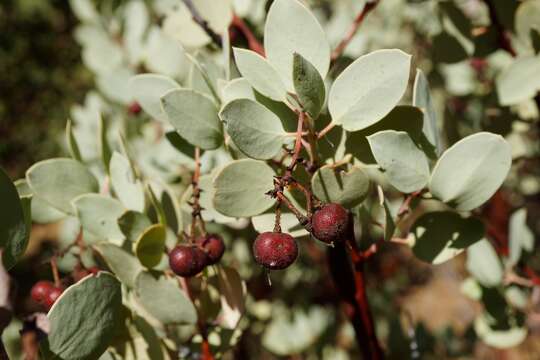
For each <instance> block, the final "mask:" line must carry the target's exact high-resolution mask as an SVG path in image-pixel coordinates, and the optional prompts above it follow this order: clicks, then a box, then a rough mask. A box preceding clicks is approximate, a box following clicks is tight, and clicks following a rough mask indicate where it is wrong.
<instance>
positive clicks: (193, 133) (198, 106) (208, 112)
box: [161, 89, 223, 150]
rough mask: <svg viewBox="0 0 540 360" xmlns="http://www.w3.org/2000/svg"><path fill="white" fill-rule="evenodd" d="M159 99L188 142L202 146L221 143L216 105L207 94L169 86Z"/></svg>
mask: <svg viewBox="0 0 540 360" xmlns="http://www.w3.org/2000/svg"><path fill="white" fill-rule="evenodd" d="M161 102H162V106H163V110H164V111H165V113H166V114H167V118H168V119H169V122H170V123H171V124H172V125H173V126H174V127H175V129H176V130H177V131H178V133H179V134H180V136H182V137H183V138H184V139H186V140H187V141H188V142H189V143H191V144H193V145H194V146H198V147H200V148H202V149H205V150H211V149H216V148H218V147H219V146H220V145H221V144H222V143H223V133H222V129H221V124H220V121H219V118H218V108H217V106H216V104H215V103H214V102H213V101H212V100H211V99H210V98H208V97H207V96H206V95H203V94H201V93H199V92H196V91H193V90H188V89H178V90H171V91H169V92H168V93H166V94H165V95H163V96H162V97H161Z"/></svg>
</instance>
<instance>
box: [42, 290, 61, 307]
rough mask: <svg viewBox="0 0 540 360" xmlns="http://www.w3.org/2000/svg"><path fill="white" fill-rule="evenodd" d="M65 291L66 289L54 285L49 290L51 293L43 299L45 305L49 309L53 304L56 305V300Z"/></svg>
mask: <svg viewBox="0 0 540 360" xmlns="http://www.w3.org/2000/svg"><path fill="white" fill-rule="evenodd" d="M63 292H64V289H62V288H58V287H53V288H52V289H51V290H50V291H49V293H48V294H47V296H45V299H44V300H43V305H44V306H45V308H46V309H47V311H49V310H51V308H52V306H53V305H54V303H55V302H56V300H57V299H58V298H59V297H60V295H62V293H63Z"/></svg>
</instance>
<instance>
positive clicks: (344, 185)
mask: <svg viewBox="0 0 540 360" xmlns="http://www.w3.org/2000/svg"><path fill="white" fill-rule="evenodd" d="M311 188H312V190H313V194H314V195H315V196H317V198H319V199H320V200H322V201H324V202H329V203H330V202H331V203H338V204H341V205H343V206H345V207H346V208H353V207H355V206H356V205H358V204H360V203H361V202H362V201H364V199H365V198H366V196H367V194H368V191H369V177H368V176H367V174H366V173H365V171H364V170H362V169H361V168H359V167H352V168H351V169H350V170H349V171H342V170H339V169H334V168H332V167H331V166H323V167H321V168H320V169H319V170H317V172H316V173H315V174H314V175H313V177H312V178H311Z"/></svg>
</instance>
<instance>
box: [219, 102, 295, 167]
mask: <svg viewBox="0 0 540 360" xmlns="http://www.w3.org/2000/svg"><path fill="white" fill-rule="evenodd" d="M219 116H220V117H221V119H222V120H223V121H224V122H225V124H226V126H227V133H228V134H229V135H230V136H231V138H232V140H233V141H234V143H235V144H236V146H238V148H239V149H240V150H241V151H242V152H243V153H245V154H246V155H247V156H249V157H251V158H254V159H261V160H266V159H271V158H272V157H274V156H275V155H277V154H278V153H279V152H280V151H281V147H282V145H283V143H284V141H285V136H286V135H287V134H286V133H285V130H284V129H283V126H282V124H281V121H280V120H279V118H278V117H277V116H276V115H275V114H274V113H273V112H271V111H270V110H268V109H267V108H265V107H264V106H262V105H261V104H259V103H257V102H255V101H253V100H249V99H238V100H233V101H231V102H230V103H228V104H227V105H225V107H224V108H223V110H222V111H221V113H220V114H219Z"/></svg>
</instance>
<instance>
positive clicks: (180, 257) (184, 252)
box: [169, 245, 208, 277]
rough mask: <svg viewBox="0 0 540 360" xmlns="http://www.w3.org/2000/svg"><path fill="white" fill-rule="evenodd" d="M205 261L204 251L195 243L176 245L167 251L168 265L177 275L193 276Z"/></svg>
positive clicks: (199, 270)
mask: <svg viewBox="0 0 540 360" xmlns="http://www.w3.org/2000/svg"><path fill="white" fill-rule="evenodd" d="M207 263H208V257H207V256H206V253H205V252H204V251H202V250H201V249H200V248H199V247H198V246H195V245H178V246H177V247H175V248H174V249H172V250H171V252H170V253H169V266H170V267H171V270H172V271H174V273H175V274H176V275H178V276H182V277H192V276H195V275H197V274H198V273H200V272H201V271H203V269H204V268H205V266H206V264H207Z"/></svg>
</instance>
